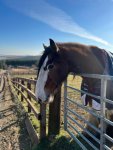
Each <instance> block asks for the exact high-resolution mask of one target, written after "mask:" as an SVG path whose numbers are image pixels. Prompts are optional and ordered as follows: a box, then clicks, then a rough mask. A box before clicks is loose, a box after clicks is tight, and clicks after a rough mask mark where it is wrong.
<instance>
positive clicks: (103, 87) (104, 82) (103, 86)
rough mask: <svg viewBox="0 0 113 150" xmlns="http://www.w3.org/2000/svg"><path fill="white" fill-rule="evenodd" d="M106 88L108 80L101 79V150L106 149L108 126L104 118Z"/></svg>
mask: <svg viewBox="0 0 113 150" xmlns="http://www.w3.org/2000/svg"><path fill="white" fill-rule="evenodd" d="M106 87H107V80H106V79H105V78H103V77H102V79H101V119H100V123H101V135H100V150H103V149H104V144H105V137H104V133H105V132H106V125H105V122H104V117H105V101H104V99H105V98H106Z"/></svg>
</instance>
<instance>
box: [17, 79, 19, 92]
mask: <svg viewBox="0 0 113 150" xmlns="http://www.w3.org/2000/svg"><path fill="white" fill-rule="evenodd" d="M17 82H18V83H19V78H17ZM17 87H18V89H19V84H17ZM17 94H18V95H19V91H18V92H17Z"/></svg>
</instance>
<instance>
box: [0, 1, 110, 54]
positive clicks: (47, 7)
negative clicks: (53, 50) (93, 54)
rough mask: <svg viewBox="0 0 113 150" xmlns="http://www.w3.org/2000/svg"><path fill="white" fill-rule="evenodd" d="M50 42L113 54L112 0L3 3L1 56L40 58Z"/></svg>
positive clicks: (1, 4)
mask: <svg viewBox="0 0 113 150" xmlns="http://www.w3.org/2000/svg"><path fill="white" fill-rule="evenodd" d="M49 38H52V39H54V40H55V41H57V42H80V43H84V44H89V45H96V46H99V47H101V48H104V49H107V50H110V51H113V0H62V1H61V0H57V1H56V0H24V1H23V0H0V54H7V55H37V54H40V53H41V51H42V50H43V47H42V44H43V43H45V44H46V45H48V44H49Z"/></svg>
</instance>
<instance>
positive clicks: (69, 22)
mask: <svg viewBox="0 0 113 150" xmlns="http://www.w3.org/2000/svg"><path fill="white" fill-rule="evenodd" d="M3 1H5V3H6V4H7V5H8V6H9V7H11V8H13V9H15V10H17V11H19V12H21V13H23V14H25V15H27V16H29V17H31V18H33V19H36V20H40V21H42V22H44V23H46V24H48V25H50V26H51V27H53V28H55V29H56V30H59V31H61V32H65V33H70V34H73V35H76V36H79V37H82V38H86V39H90V40H93V41H96V42H99V43H101V44H104V45H107V46H111V44H109V43H108V42H107V41H105V40H103V39H101V38H99V37H97V36H94V35H92V34H91V33H89V32H88V31H87V30H85V29H84V28H83V27H81V26H80V25H78V24H77V23H76V22H75V21H74V20H73V19H72V17H71V16H69V15H68V14H66V13H65V12H64V11H63V10H61V9H59V8H56V7H54V6H52V5H50V4H49V3H47V2H46V1H44V0H3Z"/></svg>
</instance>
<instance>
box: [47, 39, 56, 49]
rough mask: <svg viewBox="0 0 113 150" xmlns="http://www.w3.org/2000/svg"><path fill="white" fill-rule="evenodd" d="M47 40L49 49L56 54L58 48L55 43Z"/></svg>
mask: <svg viewBox="0 0 113 150" xmlns="http://www.w3.org/2000/svg"><path fill="white" fill-rule="evenodd" d="M49 40H50V47H51V48H52V50H53V51H55V52H57V51H58V47H57V45H56V43H55V42H54V41H53V40H52V39H49Z"/></svg>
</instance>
